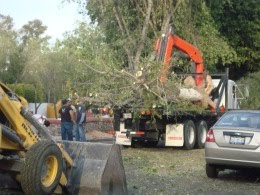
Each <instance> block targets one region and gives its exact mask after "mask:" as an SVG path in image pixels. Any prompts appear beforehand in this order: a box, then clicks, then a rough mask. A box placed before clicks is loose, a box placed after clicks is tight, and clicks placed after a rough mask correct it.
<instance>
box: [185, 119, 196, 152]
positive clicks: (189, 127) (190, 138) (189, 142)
mask: <svg viewBox="0 0 260 195" xmlns="http://www.w3.org/2000/svg"><path fill="white" fill-rule="evenodd" d="M183 130H184V148H185V149H187V150H191V149H193V148H194V145H195V141H196V131H195V125H194V122H193V121H192V120H187V121H185V122H184V127H183Z"/></svg>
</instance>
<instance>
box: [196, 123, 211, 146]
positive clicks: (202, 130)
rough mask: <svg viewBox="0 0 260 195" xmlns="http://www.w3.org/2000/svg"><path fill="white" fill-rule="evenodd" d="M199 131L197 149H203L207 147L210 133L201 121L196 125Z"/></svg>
mask: <svg viewBox="0 0 260 195" xmlns="http://www.w3.org/2000/svg"><path fill="white" fill-rule="evenodd" d="M196 130H197V144H196V147H197V148H199V149H202V148H204V147H205V143H206V137H207V133H208V125H207V123H206V122H205V121H204V120H200V121H199V122H197V123H196Z"/></svg>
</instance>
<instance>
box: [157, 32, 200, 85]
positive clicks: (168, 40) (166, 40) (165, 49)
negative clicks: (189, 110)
mask: <svg viewBox="0 0 260 195" xmlns="http://www.w3.org/2000/svg"><path fill="white" fill-rule="evenodd" d="M174 48H175V49H177V50H179V51H181V52H183V53H185V54H187V56H188V58H189V59H190V60H191V61H192V62H194V63H195V72H194V73H195V83H196V86H201V85H202V84H203V71H204V64H203V59H202V55H201V53H200V51H199V50H198V48H196V47H194V46H193V45H191V44H190V43H188V42H186V41H185V40H183V39H181V38H180V37H178V36H177V35H175V34H173V33H172V32H171V30H170V31H169V32H168V34H166V35H165V34H163V35H162V37H161V39H158V40H157V42H156V44H155V50H156V52H157V60H158V61H162V62H163V64H164V66H163V68H162V75H161V78H160V80H161V82H162V83H165V79H166V76H167V73H168V69H169V67H170V59H171V56H172V53H173V49H174Z"/></svg>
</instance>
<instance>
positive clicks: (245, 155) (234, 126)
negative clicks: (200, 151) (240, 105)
mask: <svg viewBox="0 0 260 195" xmlns="http://www.w3.org/2000/svg"><path fill="white" fill-rule="evenodd" d="M259 146H260V110H236V111H235V110H234V111H229V112H227V113H225V114H224V115H223V116H222V117H221V118H220V119H219V120H218V121H217V122H216V124H215V125H214V126H213V127H212V128H211V129H210V130H209V131H208V134H207V138H206V144H205V160H206V173H207V176H208V177H212V178H215V177H217V176H218V172H219V171H220V170H223V169H233V168H242V167H246V168H260V147H259Z"/></svg>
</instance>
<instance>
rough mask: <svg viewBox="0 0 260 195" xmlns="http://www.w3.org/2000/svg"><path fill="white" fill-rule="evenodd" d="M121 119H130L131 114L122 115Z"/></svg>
mask: <svg viewBox="0 0 260 195" xmlns="http://www.w3.org/2000/svg"><path fill="white" fill-rule="evenodd" d="M123 118H125V119H127V118H132V113H123Z"/></svg>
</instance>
